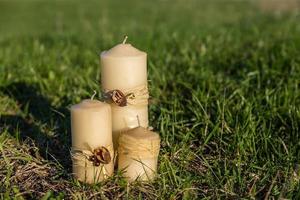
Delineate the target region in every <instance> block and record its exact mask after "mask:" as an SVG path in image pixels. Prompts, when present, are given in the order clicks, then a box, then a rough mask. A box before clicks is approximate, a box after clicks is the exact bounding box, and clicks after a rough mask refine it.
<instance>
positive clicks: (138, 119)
mask: <svg viewBox="0 0 300 200" xmlns="http://www.w3.org/2000/svg"><path fill="white" fill-rule="evenodd" d="M136 118H137V121H138V125H139V127H140V126H141V124H140V118H139V116H138V115H137V116H136Z"/></svg>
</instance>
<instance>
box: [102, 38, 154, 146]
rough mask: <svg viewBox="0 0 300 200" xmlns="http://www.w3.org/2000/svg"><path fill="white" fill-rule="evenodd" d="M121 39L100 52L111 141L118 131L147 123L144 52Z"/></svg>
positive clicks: (116, 136) (115, 137)
mask: <svg viewBox="0 0 300 200" xmlns="http://www.w3.org/2000/svg"><path fill="white" fill-rule="evenodd" d="M125 42H126V38H125V40H124V41H123V43H122V44H118V45H117V46H115V47H113V48H112V49H110V50H108V51H104V52H102V53H101V83H102V90H103V91H104V92H106V94H109V95H108V96H109V97H110V98H111V97H112V100H113V101H112V102H113V103H112V104H111V107H112V130H113V140H114V144H117V138H118V135H119V133H120V132H121V131H124V130H127V129H130V128H135V127H137V126H139V125H140V126H142V127H148V97H149V96H148V88H147V54H146V53H145V52H142V51H140V50H138V49H136V48H134V47H133V46H132V45H131V44H126V43H125ZM137 118H138V119H139V122H138V120H137ZM115 148H116V146H115Z"/></svg>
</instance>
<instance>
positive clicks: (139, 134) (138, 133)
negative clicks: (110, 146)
mask: <svg viewBox="0 0 300 200" xmlns="http://www.w3.org/2000/svg"><path fill="white" fill-rule="evenodd" d="M122 135H123V136H128V137H131V138H134V139H136V140H160V137H159V134H158V133H156V132H153V131H150V130H148V129H147V128H144V127H136V128H133V129H130V130H128V131H126V132H124V133H122Z"/></svg>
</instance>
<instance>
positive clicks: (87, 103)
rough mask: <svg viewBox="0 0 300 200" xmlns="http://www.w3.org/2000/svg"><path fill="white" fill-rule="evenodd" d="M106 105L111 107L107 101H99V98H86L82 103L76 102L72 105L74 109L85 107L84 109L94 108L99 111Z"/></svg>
mask: <svg viewBox="0 0 300 200" xmlns="http://www.w3.org/2000/svg"><path fill="white" fill-rule="evenodd" d="M104 107H110V105H108V104H107V103H105V102H102V101H98V100H92V99H84V100H82V101H81V102H80V103H78V104H75V105H73V106H72V107H71V109H72V110H74V109H84V110H94V111H98V110H101V109H102V108H104Z"/></svg>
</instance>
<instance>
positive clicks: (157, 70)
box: [0, 0, 300, 199]
mask: <svg viewBox="0 0 300 200" xmlns="http://www.w3.org/2000/svg"><path fill="white" fill-rule="evenodd" d="M298 9H299V2H298V1H297V0H286V1H280V0H278V1H277V0H257V1H250V0H249V1H246V0H243V1H242V0H241V1H238V0H227V1H226V0H214V1H208V0H206V1H204V0H186V1H184V0H153V1H140V0H139V1H138V0H128V1H109V0H101V1H96V0H90V1H71V0H60V1H59V0H54V1H42V0H27V1H23V0H0V197H3V198H9V197H15V198H17V197H18V198H21V197H24V198H28V199H32V198H41V197H44V199H50V198H56V199H62V198H70V199H75V198H78V199H80V198H83V199H86V198H87V199H88V198H93V197H95V196H96V197H98V196H99V195H100V194H101V195H100V196H101V198H109V199H117V198H129V199H133V198H139V199H195V198H206V199H242V198H246V199H256V198H258V199H262V198H265V199H268V198H276V199H277V198H288V199H299V198H300V192H299V191H300V184H299V180H300V171H299V164H300V163H299V160H300V143H299V141H300V136H299V130H300V125H299V123H300V111H299V105H300V92H299V86H300V78H299V77H300V60H299V59H300V57H299V49H300V23H299V22H300V15H299V12H298V11H297V10H298ZM124 35H128V36H129V39H128V42H129V43H131V44H133V45H134V46H136V47H137V48H139V49H141V50H143V51H146V52H147V53H148V78H149V85H150V94H151V96H152V101H151V104H150V124H151V126H153V127H154V129H155V130H156V131H157V132H159V134H160V136H161V138H162V142H161V152H160V157H159V167H158V173H159V175H158V177H157V180H156V181H155V182H153V183H134V184H131V185H128V184H127V183H126V182H125V181H124V180H123V179H122V178H121V176H120V174H121V173H120V172H116V174H115V176H114V177H112V178H111V179H109V180H107V181H106V182H103V183H101V184H99V185H93V186H87V185H84V184H81V183H78V182H77V181H76V180H74V179H72V176H71V161H70V156H69V150H70V135H71V132H70V116H69V110H68V109H69V107H70V106H71V105H73V104H75V103H78V102H80V101H81V100H82V99H84V98H90V97H91V96H92V95H93V91H94V90H97V91H98V92H99V93H100V91H101V85H100V87H99V82H100V80H99V78H100V73H101V72H100V69H99V53H100V52H101V51H103V50H106V49H109V48H111V47H112V46H114V45H116V44H117V43H120V42H121V41H122V40H123V37H124ZM28 138H30V139H31V140H32V141H33V142H32V143H30V142H28ZM37 152H38V153H37ZM39 154H40V156H39ZM2 157H3V158H4V157H5V159H2ZM22 169H23V171H22ZM27 169H30V170H28V171H30V175H29V176H28V174H29V172H28V171H26V170H27ZM20 170H21V171H20ZM21 172H22V173H21ZM97 195H98V196H97Z"/></svg>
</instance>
